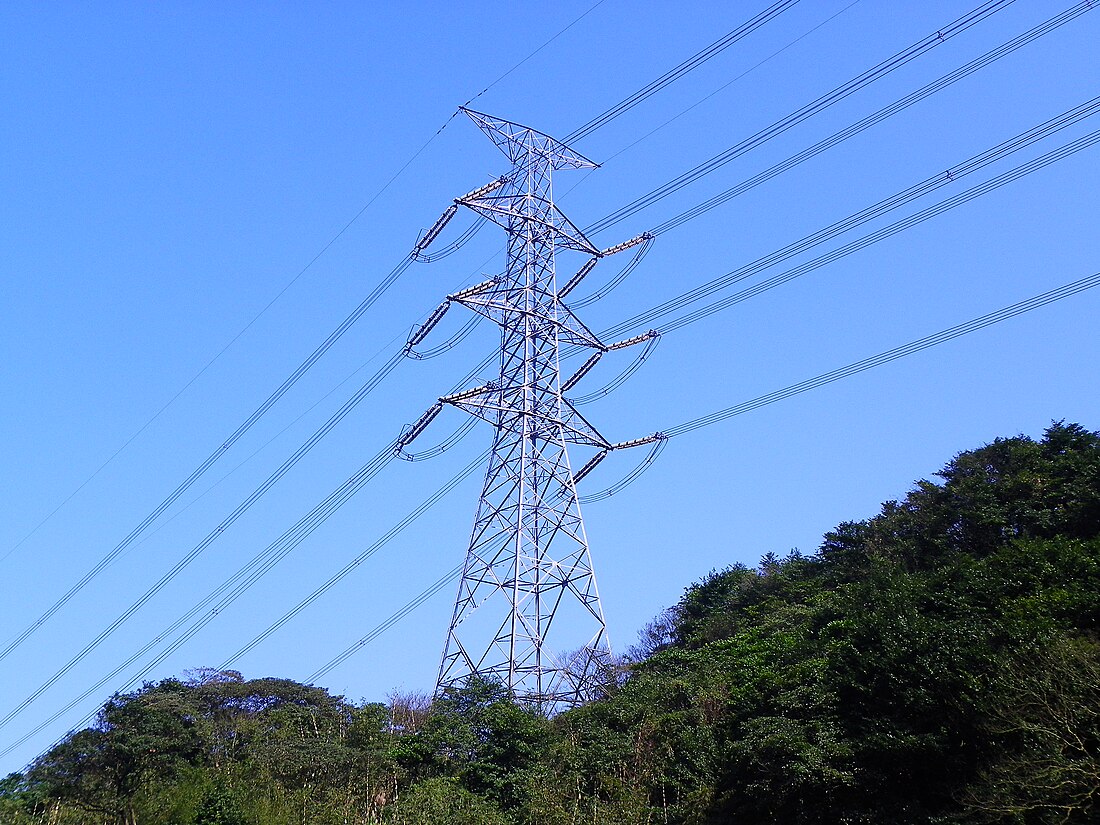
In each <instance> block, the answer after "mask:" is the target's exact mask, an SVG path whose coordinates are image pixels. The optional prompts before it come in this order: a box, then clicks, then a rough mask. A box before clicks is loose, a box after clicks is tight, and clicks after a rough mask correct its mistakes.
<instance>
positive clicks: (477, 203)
mask: <svg viewBox="0 0 1100 825" xmlns="http://www.w3.org/2000/svg"><path fill="white" fill-rule="evenodd" d="M533 200H536V201H539V202H540V203H539V207H540V208H538V209H537V210H532V209H531V208H530V207H531V202H532V201H533ZM457 202H458V203H459V204H461V205H462V206H465V207H467V208H469V209H472V210H473V211H474V212H477V213H478V214H479V215H484V216H485V217H486V218H488V219H489V220H491V221H492V222H493V223H496V224H499V225H500V226H503V227H504V228H505V229H507V228H509V227H510V226H514V225H515V224H516V223H517V222H523V223H525V224H529V225H532V226H533V227H534V229H533V231H535V232H537V233H538V234H541V235H546V236H550V237H551V238H552V239H553V241H554V242H555V243H556V244H557V245H558V246H559V247H561V248H563V249H574V250H576V251H578V252H587V253H588V254H589V255H597V254H599V251H600V250H599V249H597V248H596V246H595V245H594V244H593V243H592V242H591V241H590V240H588V238H586V237H585V235H584V233H583V232H581V230H580V229H578V228H577V227H576V226H575V225H574V224H573V222H572V221H571V220H569V218H567V217H565V215H564V214H563V213H562V211H561V210H560V209H558V208H557V207H556V206H555V205H554V204H552V203H549V202H548V201H546V200H544V199H541V198H535V197H532V196H531V195H527V194H523V193H513V194H510V195H486V196H482V197H476V198H461V199H459V200H458V201H457ZM532 212H534V213H535V214H534V215H532Z"/></svg>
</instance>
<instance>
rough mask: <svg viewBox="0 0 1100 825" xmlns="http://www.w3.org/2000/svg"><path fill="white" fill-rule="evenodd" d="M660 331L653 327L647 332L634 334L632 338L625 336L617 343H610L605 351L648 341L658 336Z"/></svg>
mask: <svg viewBox="0 0 1100 825" xmlns="http://www.w3.org/2000/svg"><path fill="white" fill-rule="evenodd" d="M660 336H661V333H659V332H657V330H655V329H651V330H650V331H649V332H643V333H642V334H641V335H635V336H634V337H633V338H627V339H626V340H625V341H619V342H618V343H617V344H611V345H609V346H608V348H607V351H608V352H611V351H612V350H617V349H625V348H626V347H632V346H634V345H635V344H640V343H642V342H643V341H648V340H649V339H651V338H659V337H660Z"/></svg>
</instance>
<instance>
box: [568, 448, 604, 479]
mask: <svg viewBox="0 0 1100 825" xmlns="http://www.w3.org/2000/svg"><path fill="white" fill-rule="evenodd" d="M605 458H607V450H600V451H599V452H598V453H596V454H595V455H594V456H592V458H590V459H588V463H587V464H585V465H584V466H583V467H581V468H580V469H579V470H577V473H576V475H574V476H573V484H577V483H578V482H579V481H580V480H581V479H582V478H584V477H585V476H586V475H588V474H589V473H590V472H592V471H593V470H595V469H596V465H597V464H599V463H600V462H601V461H603V460H604V459H605Z"/></svg>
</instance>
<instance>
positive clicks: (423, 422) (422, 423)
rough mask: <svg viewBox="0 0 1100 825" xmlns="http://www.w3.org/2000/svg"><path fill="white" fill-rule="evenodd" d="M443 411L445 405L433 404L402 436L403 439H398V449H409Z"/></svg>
mask: <svg viewBox="0 0 1100 825" xmlns="http://www.w3.org/2000/svg"><path fill="white" fill-rule="evenodd" d="M442 409H443V405H442V404H440V403H436V404H433V405H432V406H431V407H429V408H428V411H427V412H426V413H424V414H423V415H422V416H420V419H419V420H418V421H417V422H416V423H415V424H413V425H412V426H411V427H409V429H407V430H406V431H405V432H403V433H402V434H401V437H400V438H398V439H397V449H398V450H400V449H401V448H402V447H407V446H408V445H409V444H411V443H412V442H413V440H414V439H415V438H416V437H417V436H418V435H420V434H421V433H422V432H424V430H425V429H426V428H427V426H428V425H429V424H431V423H432V421H433V420H434V419H435V417H436V416H437V415H439V412H440V410H442Z"/></svg>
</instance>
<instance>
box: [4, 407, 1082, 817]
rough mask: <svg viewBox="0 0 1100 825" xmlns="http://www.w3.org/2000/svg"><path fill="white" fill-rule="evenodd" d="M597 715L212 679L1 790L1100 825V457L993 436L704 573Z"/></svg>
mask: <svg viewBox="0 0 1100 825" xmlns="http://www.w3.org/2000/svg"><path fill="white" fill-rule="evenodd" d="M791 506H792V507H797V506H798V502H791ZM776 541H777V542H780V543H781V542H782V536H776ZM746 549H747V548H743V547H731V548H730V553H731V555H733V554H736V555H738V556H743V555H744V553H745V551H746ZM765 549H766V548H761V550H765ZM607 690H608V694H607V696H606V697H605V698H603V699H601V700H600V701H595V702H593V703H591V704H589V705H586V706H584V707H581V708H577V709H574V710H572V711H569V712H567V713H563V714H561V715H559V716H557V717H555V718H553V719H549V720H548V719H544V718H541V717H539V716H537V715H535V714H532V713H529V712H527V711H525V710H523V709H521V708H519V707H517V706H516V705H514V704H513V703H512V702H510V701H509V700H508V698H507V696H506V695H505V693H504V692H503V691H502V690H501V689H500V688H499V687H498V686H495V685H491V684H470V685H469V686H468V687H467V688H466V689H465V690H464V691H462V692H460V693H456V694H454V695H452V696H449V697H447V698H445V699H442V700H438V701H436V702H435V703H434V704H431V705H430V706H429V703H428V702H427V701H426V700H424V699H422V698H419V697H415V696H404V697H401V696H397V697H392V698H391V699H390V700H389V701H388V702H384V703H378V704H370V703H368V704H363V705H358V704H355V703H352V702H349V701H347V700H345V699H344V698H342V697H334V696H331V695H330V694H329V693H328V692H327V691H326V690H324V689H323V688H320V687H313V686H305V685H300V684H297V683H295V682H292V681H288V680H283V679H253V680H245V679H243V678H242V677H241V676H240V674H237V673H233V672H228V673H223V672H214V671H198V672H194V673H191V674H188V675H186V676H185V677H184V678H182V679H180V680H175V679H169V680H165V681H163V682H159V683H157V684H147V685H145V686H144V687H143V688H142V689H141V690H139V691H136V692H135V693H132V694H125V695H117V696H114V697H112V698H111V699H110V700H109V701H108V702H107V703H106V705H105V706H104V707H103V709H102V711H101V713H100V716H99V720H98V722H97V724H96V725H95V726H94V727H92V728H89V729H87V730H83V731H80V732H77V733H74V734H72V735H71V736H69V737H68V738H67V739H66V740H65V741H64V742H62V743H60V744H59V745H57V746H56V747H55V748H54V749H53V750H51V751H50V752H49V753H46V754H44V755H43V756H41V757H40V758H39V759H38V760H37V761H36V762H35V763H34V764H33V765H31V766H30V767H29V768H28V769H27V771H26V772H25V773H22V774H13V775H12V776H9V777H8V778H7V779H5V780H3V782H2V783H0V822H3V823H5V825H30V823H35V824H36V825H38V823H51V825H53V824H55V823H56V824H57V825H75V823H86V824H87V825H92V823H105V822H106V823H124V824H125V825H129V823H141V825H159V824H161V823H174V824H175V823H178V825H215V823H217V824H219V825H245V824H246V823H247V825H282V823H286V824H287V825H290V824H291V823H295V824H297V823H311V824H312V823H316V825H321V823H333V825H335V824H336V823H381V822H385V823H395V824H396V823H408V824H409V825H412V824H413V823H459V824H460V825H461V824H462V823H470V824H471V825H473V824H474V823H477V824H479V825H480V824H484V825H490V824H492V825H496V823H501V825H504V824H505V823H515V824H516V825H519V824H520V823H523V824H524V825H565V824H566V823H577V824H578V825H580V823H631V825H641V823H662V825H663V823H685V825H686V824H687V823H692V824H693V825H694V824H698V825H703V823H745V825H755V823H785V824H786V823H789V824H790V825H798V824H799V823H822V824H823V825H824V823H868V824H870V823H876V825H880V824H883V823H889V824H890V825H902V824H903V823H1028V824H1030V823H1067V824H1069V823H1082V825H1083V824H1084V823H1095V822H1097V821H1100V805H1098V804H1097V803H1098V802H1100V433H1096V432H1090V431H1088V430H1085V429H1083V428H1081V427H1079V426H1077V425H1068V424H1055V425H1053V426H1051V427H1050V428H1049V429H1048V430H1047V432H1046V433H1045V434H1044V435H1043V437H1042V438H1041V439H1040V440H1033V439H1030V438H1027V437H1022V436H1020V437H1013V438H1003V439H998V440H996V441H994V442H993V443H991V444H989V445H987V446H985V447H981V448H979V449H976V450H972V451H969V452H964V453H961V454H959V455H958V456H957V457H955V458H954V459H953V460H952V461H950V462H949V463H948V464H947V465H946V466H945V467H944V469H943V470H942V471H941V472H940V473H939V474H938V478H937V480H936V481H920V482H918V483H917V484H916V485H915V486H914V488H913V489H912V490H911V492H910V493H909V494H908V495H907V496H906V497H905V499H904V500H901V501H891V502H888V503H887V504H885V505H884V506H883V508H882V511H881V513H880V514H879V515H877V516H875V517H874V518H871V519H868V520H866V521H861V522H847V523H844V524H841V525H839V526H838V527H837V528H836V529H835V530H834V531H833V532H831V533H829V534H828V535H826V536H825V537H824V540H823V543H822V545H821V547H820V548H819V550H818V551H817V552H816V553H815V554H813V555H808V556H803V555H800V554H797V553H795V554H791V555H788V556H787V557H784V558H779V557H776V556H775V555H774V554H771V553H768V554H767V555H765V556H764V557H763V558H762V559H761V562H760V565H759V567H758V568H757V569H750V568H747V567H744V566H741V565H733V566H731V567H729V568H727V569H724V570H721V571H715V572H713V573H712V574H711V575H709V576H707V577H706V578H705V579H704V580H702V581H700V582H697V583H695V584H693V585H691V586H690V587H688V588H687V590H686V591H685V593H684V596H683V598H682V599H681V600H680V602H679V603H678V604H676V605H675V606H673V607H672V608H670V609H669V610H667V611H665V612H663V613H662V614H661V615H659V616H658V617H657V618H656V619H655V620H654V621H653V622H652V623H651V625H650V626H648V627H647V628H646V630H645V631H644V632H643V634H642V638H641V640H640V641H639V643H638V645H637V646H636V647H635V648H634V649H633V650H632V651H631V652H630V655H629V656H628V657H627V660H626V661H624V662H623V665H622V668H621V669H620V670H619V671H617V672H615V673H611V674H608V686H607Z"/></svg>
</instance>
